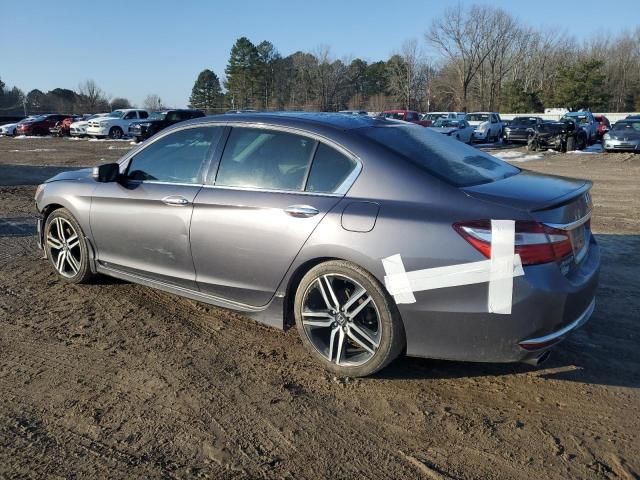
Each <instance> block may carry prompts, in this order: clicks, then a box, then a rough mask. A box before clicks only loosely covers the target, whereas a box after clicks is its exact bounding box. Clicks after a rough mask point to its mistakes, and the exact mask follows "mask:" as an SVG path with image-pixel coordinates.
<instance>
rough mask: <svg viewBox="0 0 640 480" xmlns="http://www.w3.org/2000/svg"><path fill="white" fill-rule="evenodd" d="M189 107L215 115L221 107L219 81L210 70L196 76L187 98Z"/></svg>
mask: <svg viewBox="0 0 640 480" xmlns="http://www.w3.org/2000/svg"><path fill="white" fill-rule="evenodd" d="M189 107H191V108H198V109H200V110H203V111H205V112H206V113H215V112H216V110H219V109H220V108H221V107H222V90H221V88H220V80H219V79H218V76H217V75H216V74H215V73H213V72H212V71H211V70H209V69H206V70H203V71H201V72H200V74H199V75H198V78H197V80H196V82H195V83H194V84H193V89H192V90H191V96H190V97H189Z"/></svg>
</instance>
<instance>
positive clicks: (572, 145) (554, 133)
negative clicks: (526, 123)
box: [527, 119, 588, 152]
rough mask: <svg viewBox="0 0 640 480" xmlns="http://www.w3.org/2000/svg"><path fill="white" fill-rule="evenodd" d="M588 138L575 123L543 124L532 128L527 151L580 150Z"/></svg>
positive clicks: (566, 120) (562, 121)
mask: <svg viewBox="0 0 640 480" xmlns="http://www.w3.org/2000/svg"><path fill="white" fill-rule="evenodd" d="M587 142H588V138H587V134H586V132H585V131H584V129H582V128H580V127H578V125H577V124H576V122H575V121H573V120H571V119H564V120H561V121H559V122H543V123H540V124H538V125H535V126H534V127H532V130H531V132H530V133H529V138H528V140H527V150H531V151H536V150H547V149H552V150H557V151H559V152H570V151H572V150H582V149H583V148H585V147H586V146H587Z"/></svg>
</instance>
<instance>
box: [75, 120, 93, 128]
mask: <svg viewBox="0 0 640 480" xmlns="http://www.w3.org/2000/svg"><path fill="white" fill-rule="evenodd" d="M88 124H89V121H88V120H80V121H79V122H73V123H72V124H71V126H72V127H74V128H81V127H86V126H87V125H88Z"/></svg>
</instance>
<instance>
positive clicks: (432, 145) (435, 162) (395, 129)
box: [354, 125, 520, 187]
mask: <svg viewBox="0 0 640 480" xmlns="http://www.w3.org/2000/svg"><path fill="white" fill-rule="evenodd" d="M354 132H358V133H360V134H361V135H364V136H365V137H367V138H369V139H370V140H373V141H374V142H376V143H378V144H380V145H382V146H384V147H386V148H388V149H389V150H391V151H392V152H395V153H396V154H399V155H401V156H403V157H404V158H406V159H407V160H408V161H410V162H412V163H414V164H416V165H418V166H419V167H421V168H423V169H424V170H426V171H427V172H429V173H430V174H432V175H434V176H435V177H438V178H440V179H442V180H444V181H445V182H447V183H450V184H452V185H455V186H457V187H469V186H472V185H479V184H481V183H490V182H494V181H496V180H500V179H503V178H507V177H511V176H512V175H515V174H517V173H519V172H520V170H519V169H517V168H516V167H513V166H511V165H509V164H508V163H506V162H503V161H502V160H500V159H498V158H496V157H492V156H491V155H489V154H487V153H484V152H482V151H480V150H478V149H476V148H473V147H470V146H468V145H465V144H463V143H462V142H452V141H451V140H450V139H449V138H448V137H446V136H445V135H440V134H439V133H437V132H434V131H430V130H429V129H428V128H422V127H420V126H416V125H406V126H405V125H394V126H385V127H367V128H363V129H357V130H354Z"/></svg>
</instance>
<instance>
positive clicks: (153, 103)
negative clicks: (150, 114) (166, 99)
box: [142, 93, 165, 110]
mask: <svg viewBox="0 0 640 480" xmlns="http://www.w3.org/2000/svg"><path fill="white" fill-rule="evenodd" d="M142 105H143V106H144V108H146V109H147V110H162V109H163V108H165V107H164V105H162V99H161V98H160V97H159V96H158V95H156V94H155V93H152V94H150V95H147V96H146V97H145V99H144V102H142Z"/></svg>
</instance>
